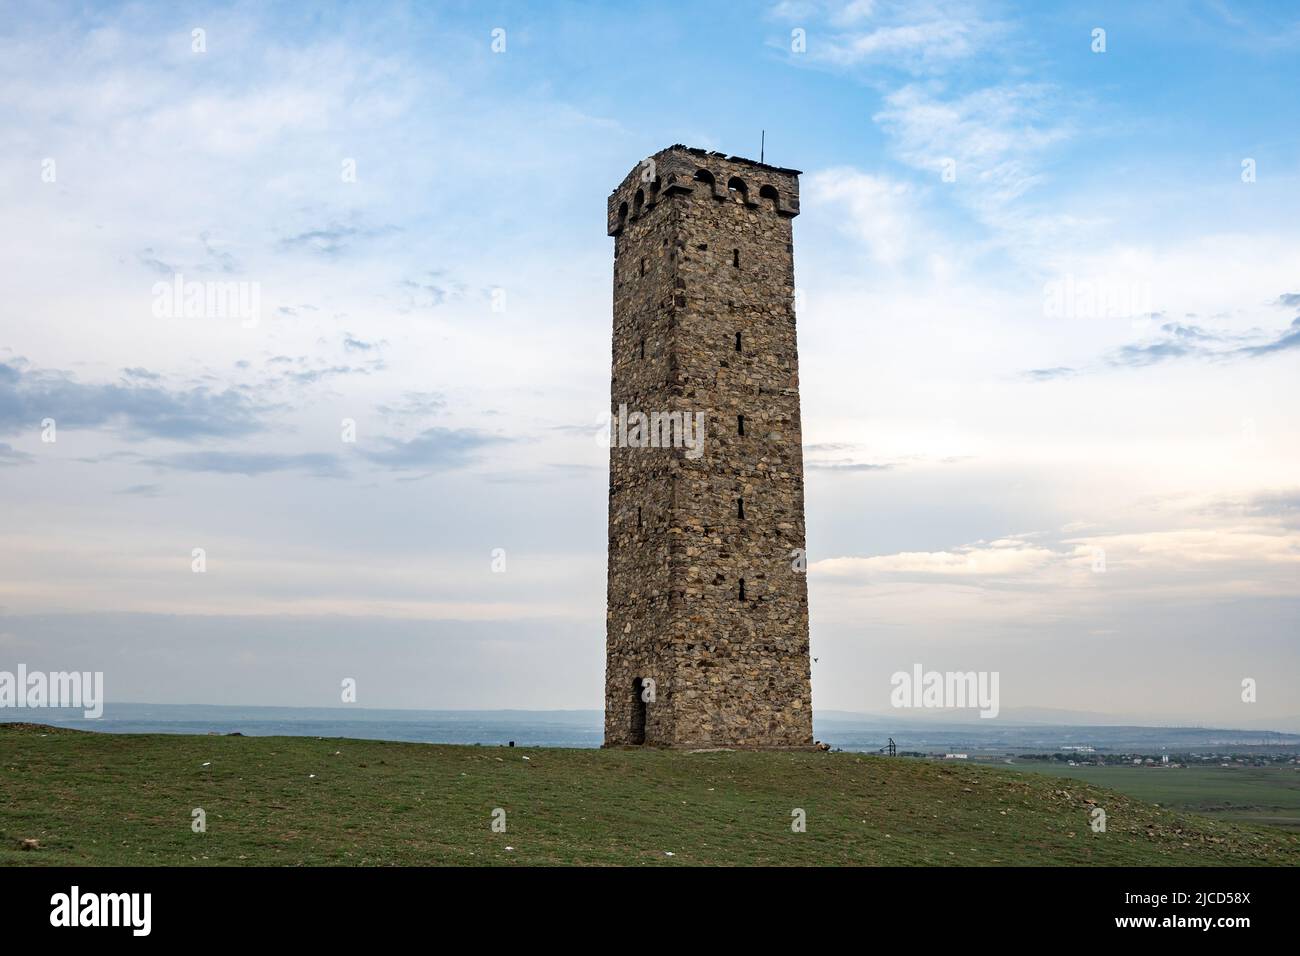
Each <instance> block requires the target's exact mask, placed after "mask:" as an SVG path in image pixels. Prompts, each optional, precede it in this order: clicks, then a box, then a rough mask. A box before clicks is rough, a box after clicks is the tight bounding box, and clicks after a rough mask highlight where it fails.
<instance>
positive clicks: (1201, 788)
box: [1015, 763, 1300, 832]
mask: <svg viewBox="0 0 1300 956" xmlns="http://www.w3.org/2000/svg"><path fill="white" fill-rule="evenodd" d="M1015 766H1016V767H1017V768H1018V769H1021V770H1027V771H1032V772H1034V773H1044V774H1050V775H1051V776H1054V777H1061V778H1069V779H1075V780H1083V781H1085V782H1087V783H1090V784H1092V785H1094V786H1098V787H1108V788H1110V789H1111V790H1118V791H1120V792H1121V793H1127V794H1129V795H1130V796H1133V797H1136V798H1137V799H1139V800H1142V801H1145V802H1147V803H1158V804H1160V805H1161V806H1162V807H1171V808H1174V809H1177V810H1190V811H1193V812H1195V813H1203V814H1207V815H1209V816H1212V817H1215V818H1218V819H1223V820H1236V821H1239V822H1241V823H1261V824H1267V825H1269V826H1277V827H1286V828H1288V829H1292V830H1295V831H1296V832H1300V769H1297V768H1295V767H1289V766H1287V767H1217V766H1215V767H1180V768H1168V769H1167V768H1164V767H1124V766H1107V767H1062V766H1061V765H1060V764H1051V763H1023V764H1021V763H1018V764H1016V765H1015Z"/></svg>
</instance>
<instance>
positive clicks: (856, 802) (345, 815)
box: [0, 724, 1300, 865]
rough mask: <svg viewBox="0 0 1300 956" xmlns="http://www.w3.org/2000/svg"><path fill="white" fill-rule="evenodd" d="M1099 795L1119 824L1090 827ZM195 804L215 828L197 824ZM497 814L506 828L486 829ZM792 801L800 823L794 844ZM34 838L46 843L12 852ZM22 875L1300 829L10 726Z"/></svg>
mask: <svg viewBox="0 0 1300 956" xmlns="http://www.w3.org/2000/svg"><path fill="white" fill-rule="evenodd" d="M525 757H528V758H530V759H528V760H525V759H524V758H525ZM205 762H210V764H211V765H210V766H208V767H203V766H202V764H203V763H205ZM312 774H315V776H314V777H312V776H311V775H312ZM1085 800H1095V801H1097V802H1098V803H1099V804H1100V805H1101V806H1103V807H1104V808H1105V810H1106V813H1107V815H1108V821H1107V822H1108V827H1107V830H1108V832H1106V833H1104V834H1095V833H1092V832H1091V831H1090V829H1089V827H1088V815H1087V814H1088V811H1089V809H1090V807H1089V805H1088V804H1087V803H1085V802H1084V801H1085ZM194 807H202V808H204V810H206V812H207V823H208V832H207V833H206V834H195V833H193V832H191V829H190V811H191V809H192V808H194ZM495 807H501V808H504V809H505V810H506V813H507V822H508V832H507V833H504V834H501V833H492V832H491V830H490V828H489V822H490V817H491V813H492V810H493V808H495ZM795 807H800V808H803V809H804V810H806V811H807V820H808V830H807V832H806V833H792V832H791V829H790V820H791V816H790V811H791V810H792V809H793V808H795ZM28 838H34V839H36V840H38V841H39V842H40V848H39V849H34V850H26V851H25V850H21V849H18V845H19V844H20V842H21V841H22V840H24V839H28ZM507 846H510V847H513V848H514V849H513V850H507V849H506V847H507ZM668 852H671V853H672V854H673V856H671V857H670V856H668V855H667V853H668ZM13 863H26V864H40V863H45V864H59V863H61V864H145V865H148V864H162V865H175V864H192V863H201V864H203V863H206V864H241V863H248V864H330V863H335V864H372V865H373V864H501V863H512V864H564V863H584V864H626V865H639V864H646V863H652V864H663V863H669V864H780V865H784V864H940V865H952V864H960V865H981V864H982V865H992V864H1081V863H1084V864H1086V863H1091V864H1138V865H1143V864H1156V865H1159V864H1210V863H1224V864H1228V863H1237V864H1264V863H1267V864H1287V865H1297V864H1300V836H1297V835H1295V834H1287V833H1283V832H1281V831H1277V830H1271V829H1263V828H1261V829H1251V828H1248V827H1242V826H1237V825H1231V824H1227V823H1222V822H1218V821H1213V820H1208V819H1205V818H1201V817H1195V816H1190V815H1183V814H1175V813H1170V812H1167V811H1163V810H1158V809H1156V808H1154V807H1152V806H1151V805H1150V804H1146V803H1141V802H1138V801H1137V800H1134V799H1133V798H1130V797H1125V796H1121V795H1119V794H1115V793H1112V792H1108V791H1104V790H1099V789H1094V788H1091V787H1088V786H1083V785H1078V784H1075V783H1073V782H1066V781H1059V780H1054V779H1051V778H1048V777H1044V776H1037V775H1032V774H1014V773H1008V772H1003V771H998V770H990V769H984V768H978V767H954V766H948V765H939V764H933V763H927V762H923V761H912V760H906V759H887V758H883V757H868V756H863V755H858V754H847V753H846V754H820V753H696V754H688V753H681V752H663V751H654V750H629V751H618V750H612V751H611V750H606V751H597V750H557V749H520V748H516V749H505V748H493V747H452V746H434V745H428V744H406V743H389V742H379V741H357V740H345V739H327V740H319V739H316V738H295V737H258V738H253V737H215V736H203V737H189V736H169V735H129V736H128V735H117V734H91V733H82V732H78V731H67V730H62V731H61V730H54V729H51V728H48V727H39V728H34V727H32V726H30V725H26V726H24V725H7V724H0V864H13Z"/></svg>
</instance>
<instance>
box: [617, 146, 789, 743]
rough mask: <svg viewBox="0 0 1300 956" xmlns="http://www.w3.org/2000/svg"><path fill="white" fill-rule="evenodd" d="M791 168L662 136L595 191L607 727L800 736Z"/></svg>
mask: <svg viewBox="0 0 1300 956" xmlns="http://www.w3.org/2000/svg"><path fill="white" fill-rule="evenodd" d="M798 177H799V172H798V170H794V169H781V168H778V167H775V166H767V165H765V164H763V163H756V162H753V161H752V160H748V159H741V158H739V157H736V156H730V157H728V156H725V155H724V154H722V153H714V152H706V151H704V150H700V149H690V148H687V147H685V146H671V147H669V148H668V149H665V150H661V151H660V152H658V153H655V154H654V155H653V156H651V157H650V158H649V159H647V160H645V161H644V162H642V163H641V164H639V165H638V166H637V167H636V168H635V169H633V170H632V171H631V172H630V173H628V175H627V177H626V178H625V179H624V180H623V182H622V183H621V184H620V185H619V186H618V188H617V189H615V190H614V192H613V194H612V195H611V196H610V197H609V234H610V235H611V236H613V237H614V361H613V376H612V378H611V383H610V392H611V397H612V400H613V401H612V411H613V415H614V422H615V424H614V428H613V429H612V431H613V434H612V440H611V448H610V466H609V591H608V596H609V608H608V614H607V622H606V638H605V653H606V659H605V744H606V746H617V745H624V744H641V743H645V744H658V745H662V746H671V747H710V746H711V747H724V746H725V747H764V748H766V747H771V748H781V747H811V746H812V743H813V739H812V706H811V698H812V691H811V682H810V673H809V664H808V587H807V579H806V575H805V574H804V573H803V569H804V567H805V566H806V565H805V564H804V562H803V556H804V550H803V549H804V501H803V452H802V446H801V441H802V439H801V434H800V424H799V371H798V370H799V363H798V352H797V349H796V346H795V316H794V246H793V244H792V237H791V222H792V220H793V218H794V217H795V216H797V215H798V214H799V178H798Z"/></svg>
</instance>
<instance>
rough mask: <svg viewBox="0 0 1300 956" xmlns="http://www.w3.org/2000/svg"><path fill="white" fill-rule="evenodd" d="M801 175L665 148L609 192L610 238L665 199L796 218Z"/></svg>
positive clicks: (691, 149)
mask: <svg viewBox="0 0 1300 956" xmlns="http://www.w3.org/2000/svg"><path fill="white" fill-rule="evenodd" d="M799 176H800V172H799V170H797V169H783V168H782V167H780V166H769V165H767V164H766V163H760V162H756V161H755V160H752V159H744V158H743V157H740V156H728V155H727V154H726V153H717V152H710V151H708V150H703V149H696V148H694V147H691V146H682V145H680V144H679V145H676V146H669V147H668V148H667V149H661V150H660V151H659V152H657V153H655V154H654V155H653V156H650V157H648V158H646V159H644V160H642V161H641V162H640V163H638V164H637V166H636V167H635V168H634V169H633V170H632V171H631V172H630V173H628V174H627V176H626V177H624V179H623V181H622V182H621V183H619V185H618V187H617V188H616V189H615V190H614V191H613V192H612V193H610V195H609V199H608V200H607V202H606V206H607V212H608V216H609V230H608V233H609V235H611V236H617V235H618V234H619V233H620V232H622V231H623V229H624V228H625V227H626V225H627V221H628V219H629V218H633V219H635V218H638V217H640V216H642V215H646V214H647V213H649V212H650V211H651V210H653V209H654V208H656V207H657V206H658V205H659V203H660V202H662V201H663V200H664V199H666V198H669V197H671V196H675V195H682V194H693V193H697V192H699V193H704V194H708V195H711V196H713V198H714V199H717V200H720V201H721V200H728V199H731V200H736V199H738V200H739V201H741V202H743V203H745V204H746V205H748V206H750V207H751V208H755V209H758V208H763V209H767V210H769V211H771V212H774V213H776V214H777V215H781V216H788V217H794V216H797V215H799ZM737 192H739V194H740V195H739V196H738V197H737V196H736V193H737Z"/></svg>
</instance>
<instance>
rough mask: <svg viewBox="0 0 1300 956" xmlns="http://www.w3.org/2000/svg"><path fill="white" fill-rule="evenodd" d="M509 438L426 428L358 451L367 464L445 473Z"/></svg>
mask: <svg viewBox="0 0 1300 956" xmlns="http://www.w3.org/2000/svg"><path fill="white" fill-rule="evenodd" d="M508 441H509V439H507V438H502V437H500V436H497V435H489V434H486V433H484V432H481V431H477V430H476V429H472V428H426V429H425V430H424V431H422V432H420V434H419V435H417V436H416V437H414V438H412V439H411V440H409V441H402V440H400V439H396V438H383V439H381V440H380V444H381V445H382V446H383V447H382V448H381V449H380V450H379V451H365V450H363V451H362V452H361V454H362V456H363V457H364V458H366V459H368V460H369V461H371V462H373V463H375V464H377V465H383V466H384V467H385V468H391V469H394V470H397V471H411V470H427V469H433V470H439V471H440V470H446V469H449V468H460V467H462V466H464V465H467V464H469V463H470V462H471V461H473V460H474V459H475V457H476V455H477V453H478V452H480V451H482V450H483V449H485V448H489V447H491V446H493V445H501V444H505V443H506V442H508Z"/></svg>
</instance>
